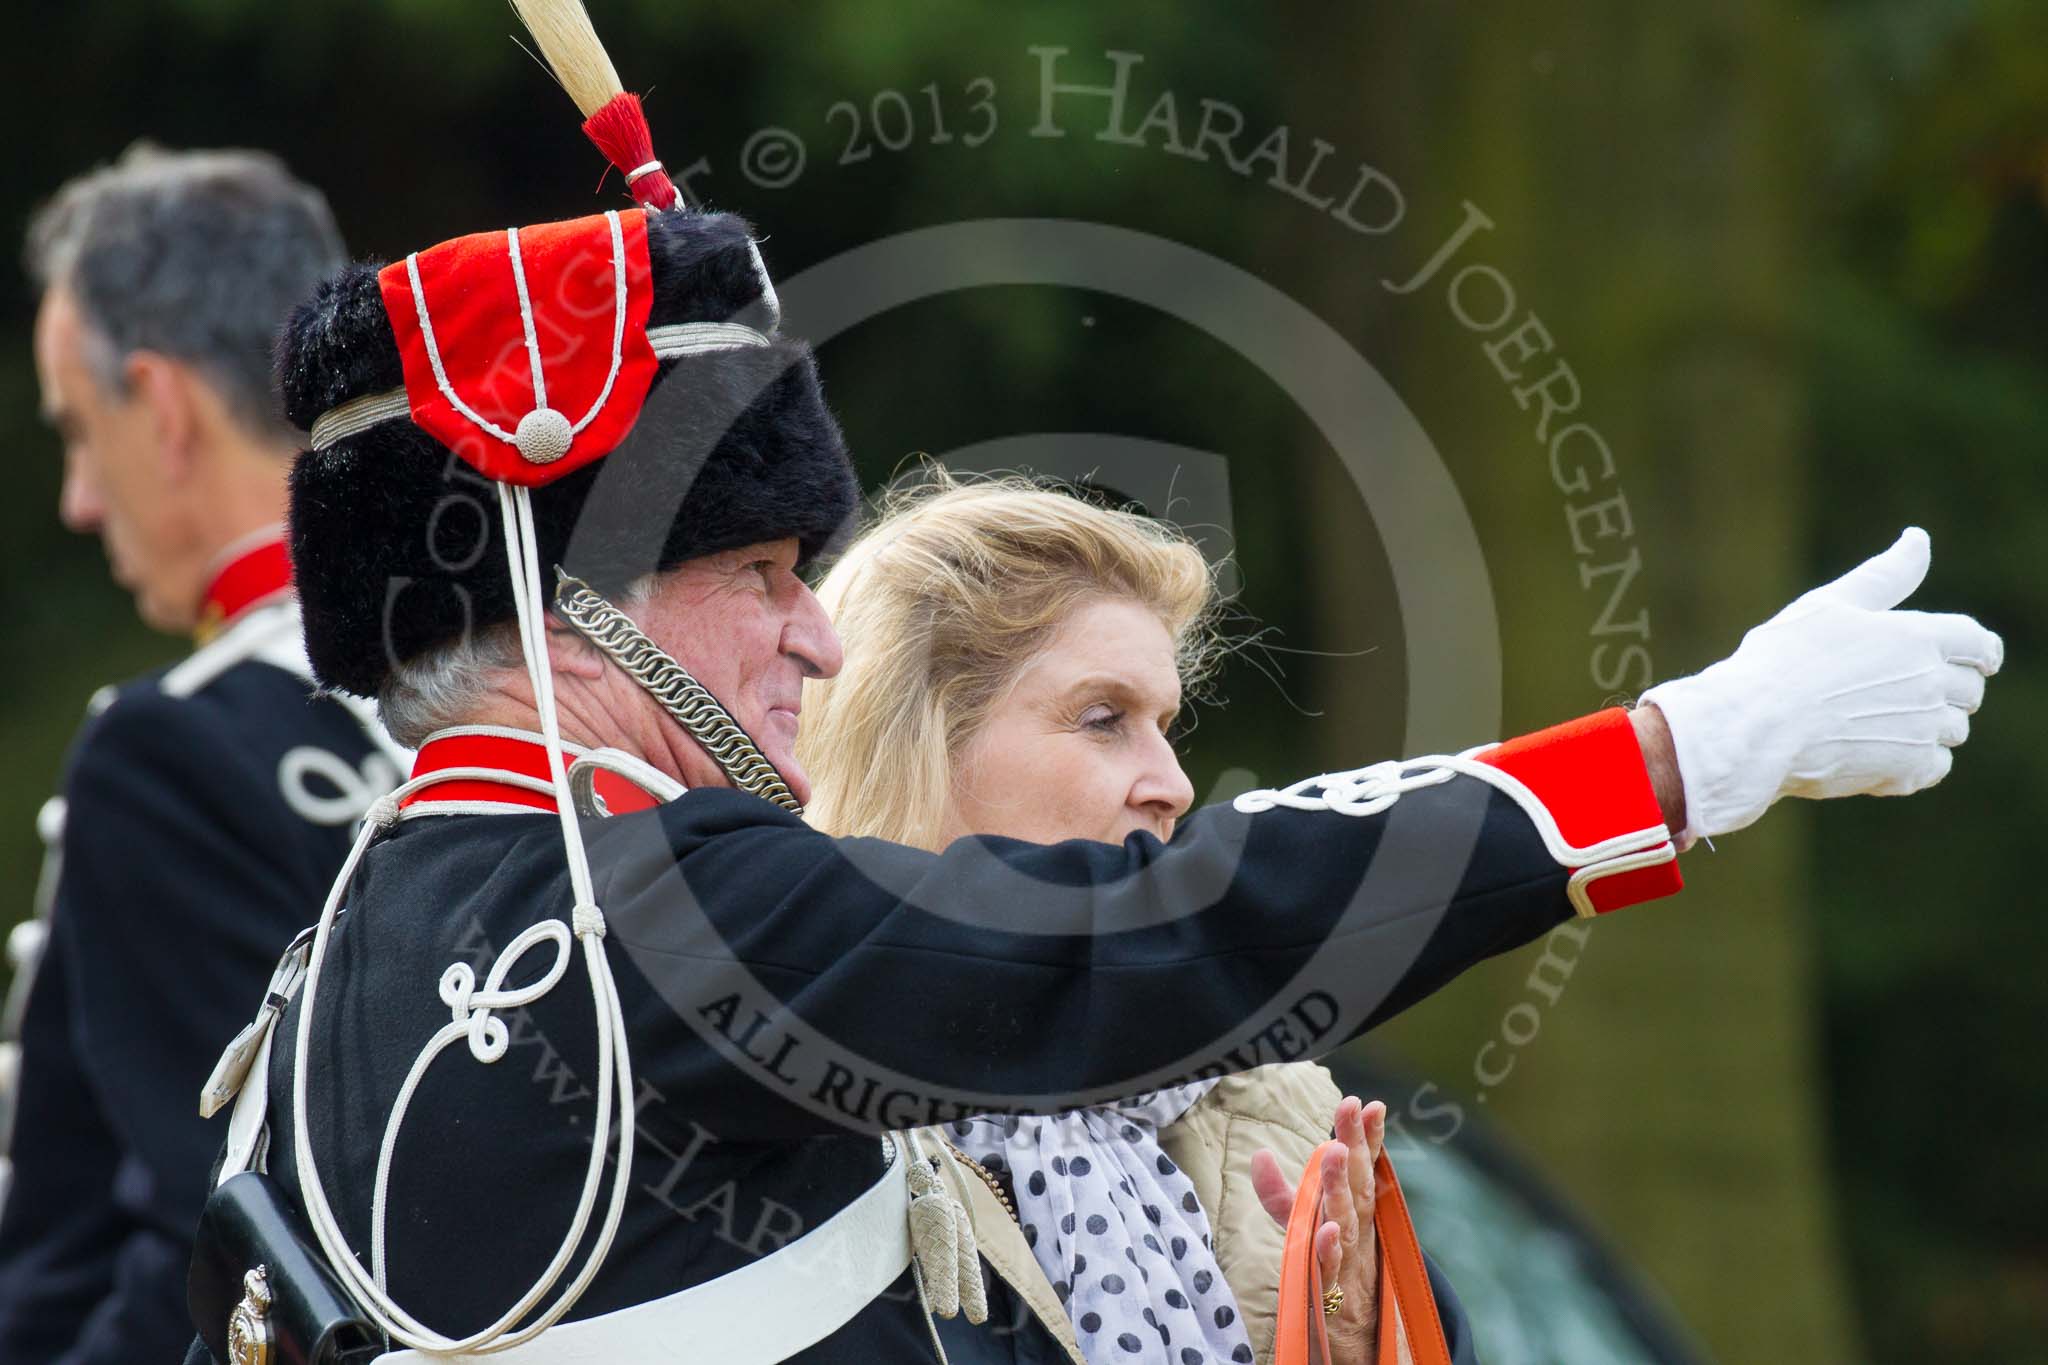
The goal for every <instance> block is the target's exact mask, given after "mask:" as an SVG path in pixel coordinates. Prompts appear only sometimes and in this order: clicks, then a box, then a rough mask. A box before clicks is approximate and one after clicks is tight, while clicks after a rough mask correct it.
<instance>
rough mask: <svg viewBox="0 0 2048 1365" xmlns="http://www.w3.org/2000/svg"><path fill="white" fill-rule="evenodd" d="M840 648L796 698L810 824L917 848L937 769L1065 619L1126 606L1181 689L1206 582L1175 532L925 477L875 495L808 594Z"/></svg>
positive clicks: (949, 772)
mask: <svg viewBox="0 0 2048 1365" xmlns="http://www.w3.org/2000/svg"><path fill="white" fill-rule="evenodd" d="M818 598H819V600H820V601H822V602H823V603H824V605H825V610H826V611H827V612H829V613H830V614H831V616H832V619H833V623H834V624H835V625H836V626H837V628H838V631H839V636H840V639H841V641H842V642H843V643H844V645H845V647H846V666H845V668H844V669H843V670H842V671H841V672H840V674H839V676H838V677H836V678H833V679H831V680H830V681H819V680H815V679H814V680H812V681H810V682H807V683H806V684H805V685H804V710H803V727H802V730H801V733H800V735H799V738H798V740H797V758H798V760H799V761H800V762H801V763H802V764H803V766H804V770H805V771H806V772H807V773H808V774H809V775H810V777H811V783H812V798H811V804H810V808H809V817H810V820H811V822H812V823H813V824H814V825H816V826H817V827H818V828H819V829H823V830H826V831H828V832H830V833H833V834H842V835H872V836H876V837H880V838H886V839H891V840H894V841H896V842H898V843H907V844H914V845H918V846H921V847H926V848H930V847H934V846H936V844H937V842H938V840H939V839H940V837H941V831H942V830H943V829H944V827H945V822H946V816H947V812H948V809H949V807H950V803H951V801H952V791H953V762H954V759H955V758H956V757H957V755H958V754H959V753H960V752H961V751H962V750H963V749H964V748H965V747H966V746H967V745H968V743H969V742H970V741H972V740H973V739H974V737H975V735H976V734H978V733H979V732H980V729H981V726H982V725H983V723H984V722H985V721H986V720H987V718H988V715H989V712H990V710H991V709H992V708H993V707H994V706H995V704H996V702H997V701H998V700H999V699H1000V698H1001V697H1002V696H1003V694H1004V692H1005V691H1006V690H1007V689H1008V687H1009V686H1010V684H1011V683H1012V682H1013V681H1014V680H1015V679H1016V678H1017V676H1018V674H1019V673H1021V672H1022V670H1023V668H1024V665H1025V664H1026V663H1027V662H1029V661H1030V660H1031V658H1032V657H1033V656H1034V655H1036V654H1037V653H1038V651H1039V650H1041V649H1043V648H1044V647H1045V645H1046V644H1047V642H1048V641H1050V640H1051V638H1052V637H1053V635H1054V634H1056V633H1057V632H1058V630H1059V629H1060V627H1061V626H1062V625H1063V624H1065V622H1066V621H1067V619H1068V618H1069V617H1070V616H1071V615H1072V614H1073V612H1074V610H1075V608H1077V607H1079V606H1081V605H1083V604H1084V603H1087V602H1089V601H1092V600H1100V599H1104V598H1112V599H1128V600H1130V601H1135V602H1138V603H1140V604H1142V605H1144V606H1146V607H1148V608H1150V609H1151V610H1152V611H1154V612H1156V613H1157V614H1158V616H1159V620H1160V622H1161V624H1163V625H1164V626H1165V627H1166V630H1167V633H1168V635H1170V636H1171V637H1172V638H1173V642H1174V648H1175V654H1176V659H1175V662H1176V664H1177V666H1178V668H1179V670H1180V673H1181V679H1182V684H1183V686H1184V687H1189V688H1192V687H1194V686H1195V685H1196V684H1198V683H1199V682H1200V681H1201V679H1202V677H1203V676H1204V675H1205V674H1206V672H1207V670H1208V668H1209V667H1210V663H1211V656H1212V654H1213V652H1214V645H1213V639H1214V636H1213V632H1212V631H1211V629H1210V618H1211V613H1212V609H1213V606H1214V603H1215V586H1214V578H1213V576H1212V573H1211V570H1210V567H1209V565H1208V563H1207V562H1206V561H1205V560H1204V559H1203V558H1202V553H1201V551H1200V550H1198V549H1196V548H1195V546H1194V545H1193V544H1192V543H1191V542H1189V541H1188V539H1187V538H1186V537H1185V536H1183V535H1182V534H1181V533H1180V532H1179V531H1177V530H1175V529H1174V528H1172V527H1170V526H1167V525H1165V524H1163V523H1161V522H1158V521H1154V520H1153V519H1151V518H1150V517H1146V516H1142V515H1139V514H1137V513H1134V512H1123V511H1115V510H1111V509H1109V508H1105V507H1100V506H1096V505H1094V504H1091V503H1088V502H1084V501H1082V500H1081V499H1080V498H1078V497H1074V496H1071V495H1069V494H1066V493H1062V492H1058V491H1055V490H1053V489H1050V488H1046V487H1042V486H1040V485H1038V484H1034V483H1031V482H1029V481H1027V480H1025V479H1021V478H986V479H974V480H963V479H961V478H959V477H957V476H953V475H949V474H946V473H944V472H943V471H935V473H934V477H933V480H932V482H931V483H930V484H929V485H925V486H920V487H917V488H914V489H911V490H910V491H908V492H904V493H899V494H896V495H893V496H892V497H891V498H890V499H889V500H888V501H887V502H886V503H885V505H884V507H883V509H882V515H881V518H880V520H878V521H877V522H876V523H875V525H874V526H873V527H871V528H870V529H869V530H868V531H867V532H866V533H864V534H863V535H862V536H861V537H860V538H859V539H858V540H856V541H855V542H854V543H853V545H852V546H851V547H850V548H849V549H848V550H847V551H846V553H845V555H844V556H842V557H841V558H840V560H839V562H838V563H837V564H835V565H834V566H833V567H832V571H831V572H830V573H828V574H826V576H825V579H824V581H823V582H822V583H821V584H819V586H818Z"/></svg>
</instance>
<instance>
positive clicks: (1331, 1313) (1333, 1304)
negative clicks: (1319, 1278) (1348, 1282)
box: [1323, 1284, 1344, 1318]
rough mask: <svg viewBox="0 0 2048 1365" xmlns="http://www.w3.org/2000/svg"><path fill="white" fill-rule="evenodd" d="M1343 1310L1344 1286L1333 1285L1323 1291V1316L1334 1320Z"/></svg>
mask: <svg viewBox="0 0 2048 1365" xmlns="http://www.w3.org/2000/svg"><path fill="white" fill-rule="evenodd" d="M1343 1309H1344V1286H1343V1285H1341V1284H1333V1285H1331V1286H1330V1287H1329V1288H1328V1289H1325V1290H1324V1291H1323V1316H1325V1317H1331V1318H1334V1317H1336V1316H1337V1314H1338V1313H1340V1312H1342V1311H1343Z"/></svg>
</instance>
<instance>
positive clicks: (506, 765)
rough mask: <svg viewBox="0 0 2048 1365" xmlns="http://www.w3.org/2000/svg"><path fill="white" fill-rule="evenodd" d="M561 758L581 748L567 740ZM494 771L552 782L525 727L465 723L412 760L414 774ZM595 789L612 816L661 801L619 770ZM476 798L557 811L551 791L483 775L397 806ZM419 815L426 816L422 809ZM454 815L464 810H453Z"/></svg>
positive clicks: (430, 788)
mask: <svg viewBox="0 0 2048 1365" xmlns="http://www.w3.org/2000/svg"><path fill="white" fill-rule="evenodd" d="M562 750H563V756H564V757H565V758H567V759H568V760H569V761H570V762H572V763H573V762H574V761H575V759H576V755H577V754H580V753H581V752H582V749H581V748H579V747H578V746H576V745H573V744H568V743H564V744H563V745H562ZM457 768H466V769H472V770H476V769H491V770H495V771H497V772H499V773H504V774H507V775H509V776H514V777H524V778H530V779H538V780H539V781H541V782H546V781H548V750H547V745H546V744H545V743H544V742H543V741H542V739H541V737H540V736H539V735H536V734H532V733H529V732H527V731H524V730H507V729H500V728H498V727H496V726H481V725H478V726H462V727H458V728H456V729H453V730H442V731H440V732H438V733H436V734H434V735H432V736H429V737H428V739H427V742H426V743H425V744H423V745H421V746H420V751H419V754H418V755H417V756H416V757H415V758H414V759H413V764H412V775H413V777H414V778H421V777H426V776H429V775H430V774H433V773H439V772H447V771H449V770H451V769H457ZM593 785H594V787H595V789H596V791H597V794H598V795H599V796H601V797H603V798H604V804H605V808H606V809H607V810H609V811H610V812H611V813H612V814H613V815H626V814H629V813H631V812H633V811H636V810H652V809H653V808H654V807H655V806H656V805H657V804H659V803H658V802H656V800H655V799H654V797H652V796H651V795H649V794H648V793H647V792H645V791H642V790H641V789H640V788H639V787H637V786H635V785H634V784H633V783H631V782H629V781H627V780H626V779H625V778H623V777H620V776H619V775H617V774H616V773H612V772H608V771H605V770H603V769H599V770H598V772H597V774H596V780H595V782H594V784H593ZM473 802H488V803H491V804H494V805H509V806H523V807H525V808H527V809H528V810H537V811H547V812H549V813H553V811H554V810H555V808H556V807H555V798H554V796H553V794H552V793H551V792H543V791H536V790H533V789H532V788H531V787H528V786H526V785H524V784H521V783H518V782H514V781H503V780H496V779H493V778H488V777H482V776H462V777H449V778H446V779H443V780H440V781H436V782H432V783H430V784H428V785H427V786H425V787H423V788H422V789H420V790H419V791H416V792H414V793H413V794H412V795H410V796H408V797H406V798H405V799H404V800H402V801H400V802H399V803H398V804H399V808H400V809H402V810H412V809H413V808H414V807H419V806H426V807H439V806H449V807H452V806H456V805H462V806H465V807H467V806H468V805H469V803H473ZM418 813H419V814H426V811H424V810H421V811H419V812H418ZM449 813H450V814H456V813H460V812H458V811H453V810H451V811H450V812H449Z"/></svg>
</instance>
